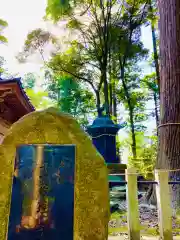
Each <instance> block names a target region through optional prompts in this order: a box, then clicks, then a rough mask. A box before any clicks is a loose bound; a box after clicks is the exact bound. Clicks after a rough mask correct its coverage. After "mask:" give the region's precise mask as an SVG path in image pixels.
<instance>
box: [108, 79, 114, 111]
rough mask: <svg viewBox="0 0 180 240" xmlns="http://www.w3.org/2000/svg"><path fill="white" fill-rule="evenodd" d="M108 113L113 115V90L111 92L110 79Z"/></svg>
mask: <svg viewBox="0 0 180 240" xmlns="http://www.w3.org/2000/svg"><path fill="white" fill-rule="evenodd" d="M109 113H110V115H113V90H112V83H111V79H110V83H109Z"/></svg>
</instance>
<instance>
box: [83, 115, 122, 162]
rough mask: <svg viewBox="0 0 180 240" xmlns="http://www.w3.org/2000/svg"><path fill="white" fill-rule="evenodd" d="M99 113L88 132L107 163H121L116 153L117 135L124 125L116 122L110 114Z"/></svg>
mask: <svg viewBox="0 0 180 240" xmlns="http://www.w3.org/2000/svg"><path fill="white" fill-rule="evenodd" d="M98 115H99V116H98V117H97V118H96V119H95V120H94V122H93V124H92V125H91V126H88V128H87V132H88V133H89V135H90V136H91V137H92V141H93V144H94V146H95V147H96V148H97V150H98V151H99V153H100V154H101V155H102V156H103V157H104V159H105V161H106V163H119V158H118V156H117V154H116V135H117V133H118V131H119V129H121V128H123V127H124V125H123V124H121V125H120V124H115V123H114V122H113V121H112V120H111V119H110V118H109V117H108V116H102V115H101V114H98Z"/></svg>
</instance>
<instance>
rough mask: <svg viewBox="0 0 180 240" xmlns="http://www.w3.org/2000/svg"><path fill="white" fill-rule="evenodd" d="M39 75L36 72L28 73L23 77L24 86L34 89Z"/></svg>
mask: <svg viewBox="0 0 180 240" xmlns="http://www.w3.org/2000/svg"><path fill="white" fill-rule="evenodd" d="M36 79H37V76H36V75H35V74H34V73H31V72H30V73H27V74H25V76H24V78H23V87H24V88H26V89H33V88H34V87H35V83H36Z"/></svg>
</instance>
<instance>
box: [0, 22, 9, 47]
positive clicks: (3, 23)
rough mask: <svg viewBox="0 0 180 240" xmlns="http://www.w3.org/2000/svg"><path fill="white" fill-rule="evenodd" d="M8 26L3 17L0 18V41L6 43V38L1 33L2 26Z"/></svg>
mask: <svg viewBox="0 0 180 240" xmlns="http://www.w3.org/2000/svg"><path fill="white" fill-rule="evenodd" d="M7 26H8V23H7V22H6V21H4V20H3V19H0V43H7V38H6V37H5V36H3V35H2V32H3V30H4V28H6V27H7Z"/></svg>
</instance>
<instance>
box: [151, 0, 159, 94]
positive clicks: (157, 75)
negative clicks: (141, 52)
mask: <svg viewBox="0 0 180 240" xmlns="http://www.w3.org/2000/svg"><path fill="white" fill-rule="evenodd" d="M150 11H151V13H152V12H153V9H152V4H151V3H150ZM151 33H152V42H153V55H154V64H155V69H156V77H157V84H158V92H159V94H160V72H159V56H158V50H157V39H156V29H155V26H154V22H153V21H151Z"/></svg>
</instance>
